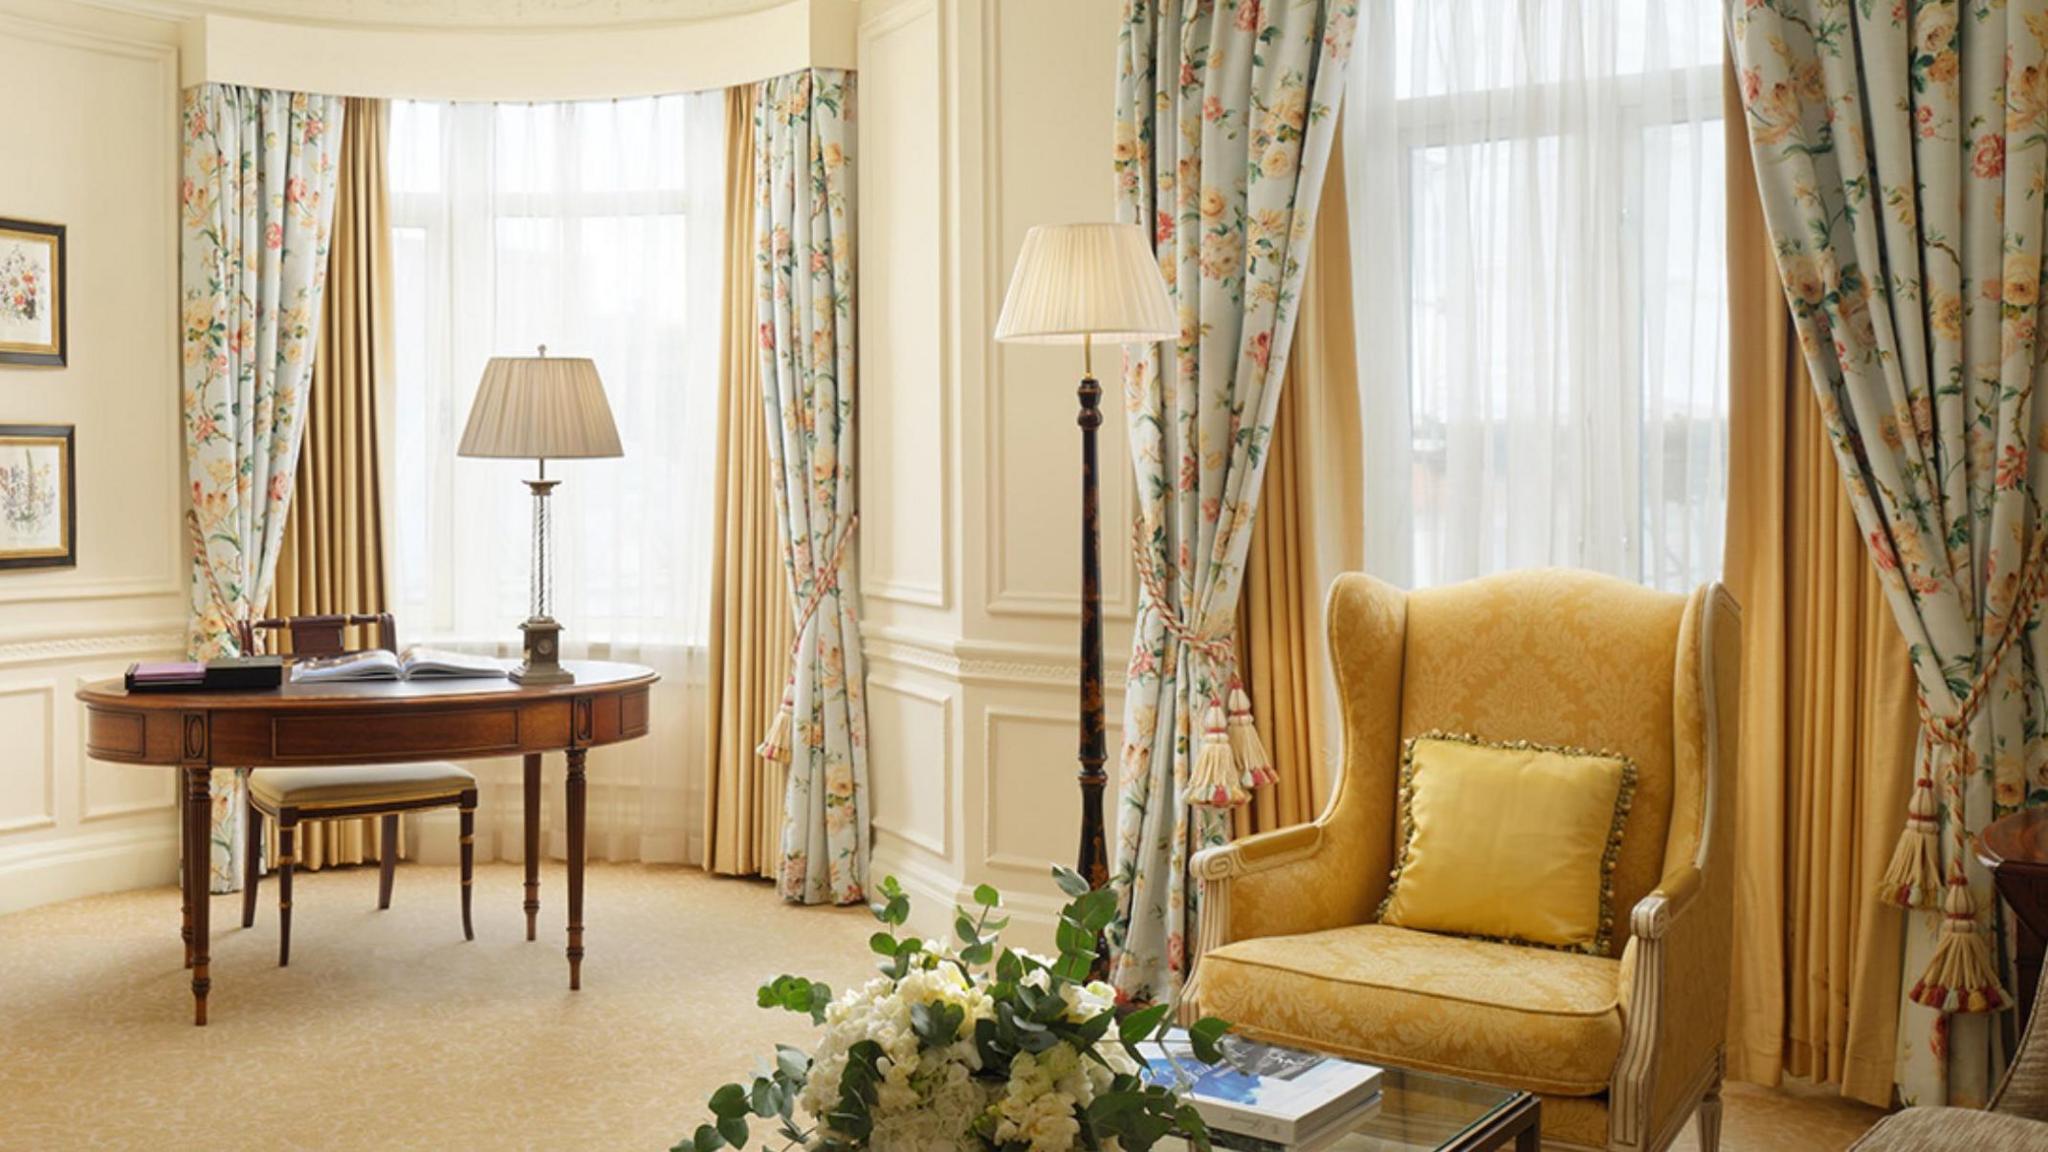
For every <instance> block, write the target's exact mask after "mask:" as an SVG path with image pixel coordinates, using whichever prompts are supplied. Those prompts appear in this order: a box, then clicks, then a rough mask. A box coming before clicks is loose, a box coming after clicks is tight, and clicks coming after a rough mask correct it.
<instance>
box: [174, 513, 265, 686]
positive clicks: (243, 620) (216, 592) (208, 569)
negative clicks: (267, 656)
mask: <svg viewBox="0 0 2048 1152" xmlns="http://www.w3.org/2000/svg"><path fill="white" fill-rule="evenodd" d="M185 530H186V532H187V533H188V534H189V535H190V536H191V537H192V558H193V559H194V560H197V561H198V562H199V571H200V572H202V573H204V574H205V576H206V588H207V591H208V593H210V594H211V595H212V597H213V601H214V603H216V604H219V605H220V612H221V621H222V623H224V624H225V625H226V626H227V629H228V634H229V635H231V636H233V637H234V638H235V647H236V648H237V649H239V648H240V647H241V645H242V638H243V635H244V633H245V629H244V628H243V625H246V624H248V623H249V622H250V621H251V620H252V619H254V617H255V614H256V613H255V610H254V608H253V607H252V606H250V605H247V604H237V602H236V601H235V598H234V597H232V596H229V595H228V594H227V592H226V591H225V590H223V589H222V588H221V586H220V577H218V576H215V575H214V574H213V562H212V561H211V560H210V559H209V558H208V552H207V548H206V531H205V530H204V529H202V528H201V527H200V526H199V511H198V510H197V509H195V508H187V509H185ZM242 655H244V656H248V655H250V653H248V652H243V653H242Z"/></svg>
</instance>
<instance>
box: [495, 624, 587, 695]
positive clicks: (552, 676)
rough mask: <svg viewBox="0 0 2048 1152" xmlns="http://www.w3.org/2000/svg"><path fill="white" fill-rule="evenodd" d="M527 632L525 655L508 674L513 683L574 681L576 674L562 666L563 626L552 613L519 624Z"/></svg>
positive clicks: (520, 629)
mask: <svg viewBox="0 0 2048 1152" xmlns="http://www.w3.org/2000/svg"><path fill="white" fill-rule="evenodd" d="M519 631H520V632H522V633H524V634H525V648H526V658H525V659H524V660H521V661H520V662H519V667H517V668H514V669H513V670H512V671H511V672H510V673H508V675H510V676H511V677H512V682H513V683H514V684H574V683H575V682H576V674H575V673H574V672H571V671H569V670H568V669H567V668H564V667H562V626H561V625H560V624H558V623H556V622H555V620H554V619H553V618H552V617H548V616H534V617H531V618H530V619H528V620H527V621H526V623H524V624H521V625H520V626H519Z"/></svg>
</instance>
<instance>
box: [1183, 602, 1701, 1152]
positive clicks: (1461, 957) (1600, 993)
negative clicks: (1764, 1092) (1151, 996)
mask: <svg viewBox="0 0 2048 1152" xmlns="http://www.w3.org/2000/svg"><path fill="white" fill-rule="evenodd" d="M1328 615H1329V630H1330V653H1331V663H1332V664H1333V666H1334V667H1335V670H1336V677H1337V687H1338V695H1339V697H1340V709H1341V713H1342V722H1343V727H1344V762H1343V771H1342V773H1341V775H1340V776H1339V778H1338V780H1337V782H1336V786H1335V788H1334V789H1333V791H1332V795H1331V797H1330V801H1329V806H1328V808H1327V809H1326V810H1325V811H1324V813H1323V815H1322V817H1321V818H1320V819H1318V820H1317V821H1316V822H1315V823H1313V824H1304V825H1300V826H1297V827H1293V828H1286V829H1282V830H1280V831H1277V832H1271V833H1267V834H1264V835H1259V836H1252V837H1248V838H1246V839H1244V840H1240V841H1238V842H1237V843H1234V844H1230V845H1227V846H1225V847H1221V848H1212V849H1209V850H1207V851H1205V852H1202V853H1200V854H1198V855H1197V856H1196V857H1195V858H1194V860H1193V862H1192V864H1191V868H1192V870H1193V872H1194V874H1195V877H1196V879H1197V880H1198V881H1199V882H1200V884H1201V886H1202V889H1201V892H1202V903H1201V920H1200V928H1199V933H1198V936H1197V940H1196V961H1195V968H1194V974H1193V979H1192V981H1191V982H1190V984H1189V987H1188V990H1187V993H1186V997H1187V999H1188V1000H1189V1001H1190V1004H1189V1005H1188V1006H1189V1007H1192V1008H1197V1009H1199V1010H1200V1011H1201V1012H1204V1013H1207V1014H1211V1015H1215V1016H1220V1017H1222V1018H1224V1019H1226V1020H1229V1021H1231V1022H1233V1023H1234V1024H1236V1025H1237V1026H1238V1028H1239V1029H1240V1030H1241V1031H1243V1032H1245V1033H1247V1034H1250V1035H1253V1036H1257V1037H1261V1038H1265V1039H1269V1040H1274V1041H1278V1042H1280V1043H1290V1044H1296V1045H1301V1046H1305V1047H1311V1048H1317V1049H1322V1050H1325V1051H1332V1052H1337V1053H1341V1054H1345V1055H1350V1056H1355V1057H1358V1058H1360V1059H1363V1060H1367V1061H1375V1062H1381V1063H1387V1064H1394V1065H1399V1066H1402V1067H1408V1068H1420V1069H1425V1070H1429V1071H1436V1072H1443V1073H1448V1074H1451V1075H1456V1076H1463V1077H1466V1078H1469V1079H1473V1080H1481V1081H1486V1082H1489V1083H1494V1084H1501V1085H1506V1086H1510V1087H1515V1088H1522V1089H1527V1090H1529V1091H1532V1092H1536V1093H1539V1094H1540V1095H1541V1097H1542V1103H1543V1136H1544V1143H1545V1144H1546V1145H1556V1146H1559V1147H1579V1148H1607V1149H1662V1148H1664V1147H1666V1146H1668V1145H1669V1144H1670V1143H1671V1141H1672V1140H1673V1139H1674V1138H1675V1137H1676V1136H1677V1135H1678V1133H1679V1132H1680V1131H1682V1129H1683V1126H1684V1124H1685V1122H1686V1120H1687V1119H1688V1118H1689V1117H1691V1116H1693V1115H1694V1114H1695V1112H1696V1113H1697V1114H1698V1117H1699V1128H1700V1133H1699V1134H1700V1146H1701V1148H1702V1149H1703V1150H1704V1152H1714V1149H1715V1148H1716V1147H1717V1146H1718V1144H1719V1139H1720V1132H1719V1129H1720V1090H1721V1075H1722V1068H1723V1049H1722V1036H1723V1034H1724V1032H1725V1025H1726V1021H1727V1015H1728V972H1729V939H1728V937H1729V929H1730V920H1731V906H1732V900H1733V875H1732V864H1733V861H1732V859H1731V855H1732V843H1733V827H1732V820H1733V815H1732V810H1731V802H1732V792H1733V788H1734V783H1733V781H1734V770H1733V765H1732V762H1731V757H1732V756H1733V755H1734V749H1735V731H1736V696H1737V685H1738V681H1737V676H1738V672H1737V660H1738V656H1739V654H1740V653H1739V645H1740V642H1741V637H1740V619H1739V614H1738V611H1737V609H1736V605H1735V602H1734V600H1733V599H1732V598H1731V597H1730V596H1729V595H1728V593H1727V591H1726V590H1725V589H1723V588H1721V587H1720V586H1719V585H1712V586H1708V587H1703V588H1700V589H1699V590H1698V591H1696V592H1694V593H1693V594H1692V595H1691V596H1689V597H1687V596H1677V595H1672V594H1669V593H1664V592H1658V591H1654V590H1652V589H1648V588H1643V587H1640V586H1638V585H1635V584H1629V583H1626V582H1623V581H1620V580H1615V579H1612V578H1609V577H1606V576H1601V575H1597V574H1594V573H1589V572H1576V571H1564V570H1554V569H1553V570H1535V571H1523V572H1511V573H1507V574H1504V575H1500V576H1494V577H1489V578H1487V579H1483V580H1475V581H1471V582H1469V583H1464V584H1458V585H1453V586H1449V587H1444V588H1434V589H1429V590H1426V591H1419V592H1412V593H1404V592H1402V591H1401V590H1399V589H1397V588H1394V587H1392V586H1390V585H1387V584H1384V583H1382V582H1380V581H1378V580H1374V579H1372V578H1371V577H1368V576H1363V575H1349V576H1345V577H1343V578H1341V579H1339V580H1338V581H1337V583H1336V584H1335V585H1334V586H1333V587H1332V589H1331V591H1330V602H1329V613H1328ZM1433 729H1434V730H1442V731H1449V732H1463V733H1469V734H1472V735H1474V736H1478V737H1481V738H1483V739H1488V740H1530V741H1535V742H1539V743H1548V744H1558V745H1568V746H1576V747H1582V748H1595V749H1603V750H1611V751H1614V752H1617V753H1620V754H1622V755H1624V756H1627V757H1629V758H1630V759H1632V760H1633V761H1634V762H1635V765H1636V768H1637V773H1638V777H1637V783H1636V794H1635V802H1634V804H1633V806H1632V807H1631V809H1630V811H1629V814H1628V818H1627V823H1626V824H1625V826H1624V832H1623V839H1622V846H1621V852H1620V856H1619V859H1618V860H1617V863H1616V867H1615V872H1614V877H1613V879H1614V900H1615V903H1614V909H1615V917H1616V922H1617V926H1619V925H1621V924H1626V925H1627V931H1626V932H1625V933H1624V932H1622V931H1619V930H1618V931H1616V932H1615V934H1614V945H1613V951H1612V953H1611V954H1610V955H1605V956H1595V955H1585V954H1580V953H1573V952H1562V951H1553V950H1548V949H1541V948H1533V947H1524V946H1520V945H1515V944H1504V943H1494V942H1490V941H1484V940H1476V939H1468V938H1463V937H1454V936H1442V935H1433V934H1429V933H1424V932H1417V931H1412V930H1408V929H1403V928H1397V927H1393V926H1390V925H1383V924H1378V923H1376V922H1375V915H1376V913H1377V910H1378V908H1379V904H1380V901H1381V898H1382V897H1384V896H1385V895H1386V891H1387V885H1388V881H1389V873H1390V872H1391V870H1392V868H1393V865H1394V847H1395V830H1396V823H1397V817H1396V811H1397V809H1396V777H1397V773H1398V769H1399V762H1400V756H1401V743H1402V741H1403V740H1405V739H1407V738H1409V737H1412V736H1415V735H1418V734H1421V733H1425V732H1428V731H1431V730H1433Z"/></svg>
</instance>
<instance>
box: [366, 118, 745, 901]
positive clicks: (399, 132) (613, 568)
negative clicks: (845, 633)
mask: <svg viewBox="0 0 2048 1152" xmlns="http://www.w3.org/2000/svg"><path fill="white" fill-rule="evenodd" d="M724 121H725V103H724V94H723V93H722V92H713V93H707V94H696V95H687V96H668V97H661V98H658V99H641V100H617V101H598V102H588V103H571V104H440V103H411V102H398V103H394V104H393V105H392V111H391V185H392V186H391V207H392V212H391V215H392V221H393V223H392V239H393V255H394V257H395V261H396V265H397V267H396V299H397V313H398V329H399V331H398V349H397V352H398V356H397V359H398V404H397V416H396V419H395V421H394V423H395V430H396V436H395V440H396V451H395V452H394V455H395V457H396V480H397V484H396V487H395V489H394V495H393V497H392V500H391V503H392V506H393V509H394V511H395V516H394V517H393V519H394V522H395V525H396V526H395V530H394V535H395V537H396V538H395V539H394V541H393V554H394V556H395V558H396V559H395V564H394V567H395V573H394V575H395V578H396V585H397V595H396V601H397V609H396V611H397V614H398V622H399V629H400V632H401V634H402V635H403V636H404V638H405V639H406V641H407V642H413V641H431V642H434V643H439V644H446V645H448V646H451V647H463V648H470V649H473V650H484V651H497V652H500V653H502V654H506V655H510V654H513V653H514V652H515V651H516V647H517V641H518V632H517V629H516V626H517V624H518V622H519V621H520V620H523V619H525V618H526V615H527V611H528V607H529V605H528V589H527V569H528V557H529V555H530V550H531V548H532V543H531V540H532V527H531V503H530V497H529V496H528V494H527V489H526V487H525V486H524V485H523V484H521V483H520V480H521V478H522V477H525V476H529V475H531V474H532V473H533V469H534V465H533V464H532V462H530V461H529V462H518V461H494V460H464V459H457V458H456V455H455V447H456V443H457V441H458V440H459V439H460V438H461V434H462V426H463V422H464V420H465V419H466V418H467V416H468V413H469V404H470V398H471V397H472V396H473V395H474V393H475V391H476V386H477V382H478V380H479V378H480V377H481V375H482V372H483V366H484V362H485V361H486V360H487V359H488V358H489V357H491V356H493V355H502V354H513V355H521V354H523V355H531V354H532V352H533V349H534V348H535V347H536V346H537V345H541V344H545V345H547V346H548V349H549V351H550V352H551V353H554V354H559V355H578V356H589V357H591V358H592V359H594V360H595V361H596V363H597V369H598V373H599V374H600V375H601V376H602V377H603V379H604V384H605V392H606V394H607V395H608V396H609V398H610V400H611V406H612V412H613V415H614V416H615V418H616V419H617V421H618V426H619V434H620V437H621V439H622V440H623V442H624V445H625V456H624V457H623V458H622V459H617V460H591V461H563V462H555V461H550V462H549V473H548V474H549V475H550V476H551V477H553V476H559V477H560V478H561V480H562V484H561V487H559V488H557V489H556V490H555V494H554V496H553V508H552V522H551V526H550V533H551V536H552V539H553V550H554V558H555V560H554V563H555V581H556V584H555V592H554V614H555V617H556V618H557V619H559V620H561V621H562V622H563V627H564V630H565V631H564V650H565V654H566V655H567V656H568V657H570V658H572V659H574V658H591V659H614V660H625V661H631V662H634V663H639V664H646V665H649V666H651V667H653V668H654V669H656V670H657V671H658V672H660V673H661V676H662V681H661V683H660V685H659V686H658V687H657V688H656V689H655V695H654V698H653V700H652V702H651V703H652V708H651V713H652V722H653V730H652V731H651V732H650V733H649V735H648V736H647V737H646V738H644V739H642V740H638V741H635V742H632V743H629V744H624V745H619V746H615V747H612V748H604V749H599V750H597V751H595V752H593V753H592V754H591V758H590V841H589V844H590V855H591V857H592V858H593V859H610V860H648V861H661V862H680V861H694V860H697V859H699V858H700V857H701V853H702V845H701V843H699V840H700V839H701V829H700V826H701V823H702V821H701V818H700V815H699V814H700V812H701V804H702V802H703V796H702V792H703V784H702V781H703V771H702V757H703V747H704V740H703V735H702V732H703V729H702V727H701V725H702V723H703V712H704V676H705V651H704V645H705V642H706V638H707V633H708V631H709V627H710V599H709V576H710V555H711V536H710V530H711V513H712V495H713V489H712V474H711V472H712V463H713V460H714V458H715V452H714V445H713V442H712V439H711V433H712V423H713V417H714V415H715V413H716V408H717V386H718V385H717V371H718V315H719V292H720V291H721V285H722V282H723V277H722V270H721V268H720V261H721V259H722V257H721V244H722V242H723V241H722V238H723V233H724V220H723V214H724V194H725V179H726V174H725V170H724V168H725V156H724V151H725V138H724V131H725V129H724ZM476 767H477V770H478V775H479V778H480V780H481V782H482V788H481V793H482V795H481V797H480V802H481V808H480V811H479V819H478V828H477V847H478V851H479V854H480V855H481V856H482V858H484V859H492V858H493V857H496V858H502V859H516V858H517V857H518V856H519V852H520V845H521V832H520V811H521V807H520V806H521V794H520V764H519V762H518V761H517V760H511V759H508V760H504V761H491V762H486V763H483V764H481V765H477V766H476ZM561 771H562V767H561V763H560V757H559V756H557V757H550V758H549V762H548V764H547V766H546V768H545V776H544V780H545V783H546V795H547V797H548V811H547V814H546V816H545V818H544V820H545V823H544V825H543V827H544V829H545V830H546V831H545V835H546V844H547V845H548V850H549V851H550V852H551V853H553V854H559V853H560V852H561V851H562V850H563V847H564V841H563V828H564V825H563V821H562V813H561V804H562V796H561V791H562V790H561V785H560V781H561ZM433 840H434V837H431V836H429V837H425V838H423V844H422V847H423V848H424V849H426V850H427V854H428V855H430V856H431V855H433V848H434V844H433Z"/></svg>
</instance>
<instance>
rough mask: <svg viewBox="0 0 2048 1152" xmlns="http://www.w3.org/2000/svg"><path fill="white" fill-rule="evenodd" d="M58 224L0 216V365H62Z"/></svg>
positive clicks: (61, 270)
mask: <svg viewBox="0 0 2048 1152" xmlns="http://www.w3.org/2000/svg"><path fill="white" fill-rule="evenodd" d="M64 290H65V283H64V226H63V225H62V224H37V223H34V222H33V221H29V220H9V219H6V218H4V217H0V364H35V365H41V366H43V367H50V368H61V367H63V366H64V356H65V347H64V345H65V341H64V323H65V315H64Z"/></svg>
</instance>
